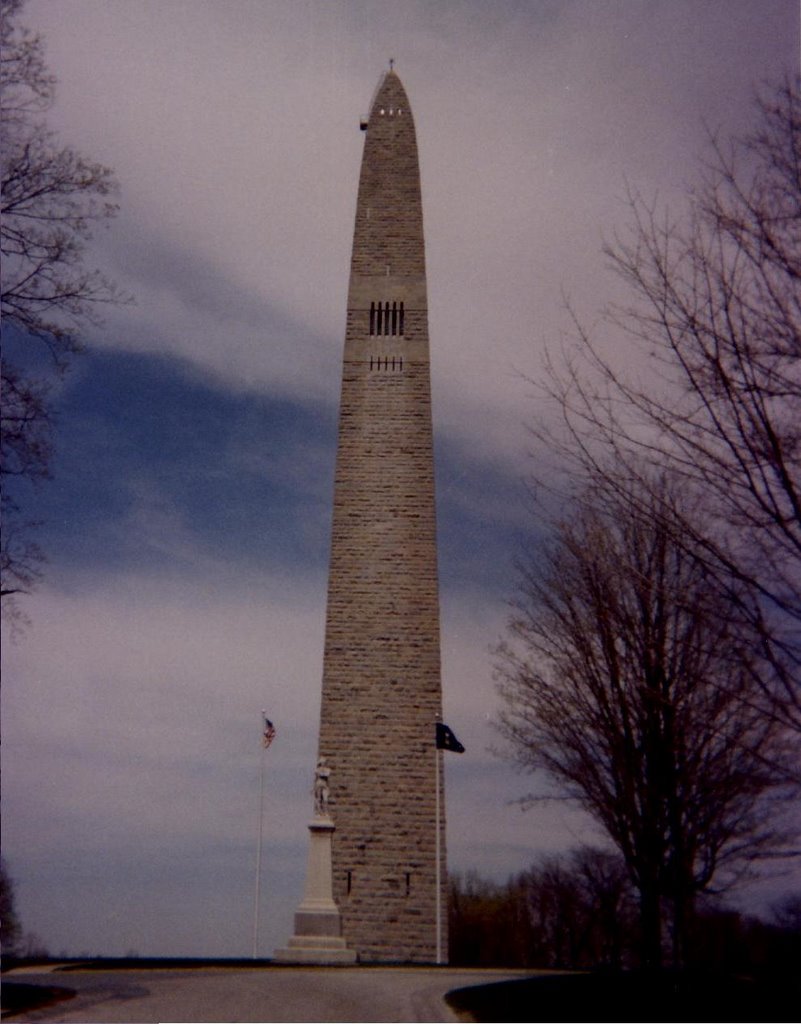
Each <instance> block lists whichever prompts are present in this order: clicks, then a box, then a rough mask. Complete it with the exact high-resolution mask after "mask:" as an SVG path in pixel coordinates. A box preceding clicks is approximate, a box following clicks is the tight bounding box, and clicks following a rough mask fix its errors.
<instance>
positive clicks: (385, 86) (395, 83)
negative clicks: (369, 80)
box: [370, 58, 411, 120]
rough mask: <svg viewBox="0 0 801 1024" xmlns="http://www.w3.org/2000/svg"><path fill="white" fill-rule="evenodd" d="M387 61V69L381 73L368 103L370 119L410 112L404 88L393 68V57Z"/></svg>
mask: <svg viewBox="0 0 801 1024" xmlns="http://www.w3.org/2000/svg"><path fill="white" fill-rule="evenodd" d="M389 63H390V68H389V71H385V72H384V73H383V75H382V76H381V78H380V79H379V82H378V86H377V87H376V91H375V92H374V93H373V101H372V103H371V104H370V120H372V119H373V118H374V117H376V116H379V117H384V116H394V115H396V114H397V113H399V112H400V114H401V116H402V115H403V114H406V115H407V116H408V115H410V114H411V109H410V107H409V99H408V97H407V95H406V90H405V89H404V88H403V83H402V82H401V80H400V78H399V77H398V73H397V71H395V68H394V64H395V61H394V59H392V58H391V59H390V62H389Z"/></svg>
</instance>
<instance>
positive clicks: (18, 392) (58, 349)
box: [0, 0, 121, 596]
mask: <svg viewBox="0 0 801 1024" xmlns="http://www.w3.org/2000/svg"><path fill="white" fill-rule="evenodd" d="M22 5H23V0H0V133H2V159H1V161H0V173H1V177H2V198H1V199H0V217H1V219H0V254H1V255H2V316H3V319H4V324H5V328H6V329H7V328H8V325H9V324H11V325H13V327H14V328H15V329H16V331H17V335H18V337H19V338H23V339H24V341H25V343H26V344H27V345H28V346H30V345H31V344H33V343H39V344H41V345H44V346H45V347H46V350H47V351H48V352H49V355H50V357H51V361H50V370H51V371H55V372H56V373H60V372H63V370H64V369H65V368H66V366H67V364H68V362H69V358H70V356H71V355H72V354H73V353H75V352H76V351H78V349H79V347H80V346H79V333H80V331H81V330H82V329H83V328H85V327H86V325H87V324H88V323H93V322H96V316H95V310H96V308H97V306H98V304H99V303H103V302H109V301H117V300H119V299H120V298H121V296H120V295H119V293H118V292H117V291H116V289H115V287H114V285H113V284H111V283H110V282H109V281H108V280H106V278H105V277H103V275H102V274H101V273H100V272H99V271H97V270H90V269H87V268H86V267H85V265H84V256H85V246H86V243H87V242H88V240H89V239H90V237H91V227H92V225H93V224H96V223H98V222H101V221H103V220H104V219H106V218H108V217H110V216H113V214H114V213H115V212H116V209H117V207H116V205H115V204H114V203H113V202H112V201H111V197H112V196H113V194H114V193H115V192H116V188H117V186H116V182H115V180H114V176H113V174H112V172H111V171H110V170H109V169H108V168H107V167H103V166H102V165H101V164H97V163H92V162H90V161H88V160H86V159H84V157H82V156H81V155H80V154H78V153H76V152H75V151H74V150H73V149H71V148H69V147H62V146H60V145H59V144H58V142H57V140H56V138H55V136H54V134H53V133H52V132H50V131H49V130H48V129H47V127H46V125H45V123H44V121H43V119H42V117H43V114H44V112H45V111H46V110H47V109H48V107H49V106H50V104H51V103H52V100H53V91H54V85H55V80H54V78H53V76H52V75H50V74H49V72H48V70H47V66H46V63H45V59H44V49H43V43H42V39H41V37H39V36H38V35H33V34H31V33H30V32H29V31H28V30H26V29H25V28H23V27H21V26H20V25H19V24H18V15H19V14H20V11H21V8H22ZM7 348H8V347H7V346H6V352H5V353H4V358H3V364H2V388H3V412H2V434H3V441H2V461H0V473H2V475H3V479H4V487H3V516H4V522H5V526H4V530H3V547H2V556H1V558H0V567H1V568H2V571H3V581H4V582H3V587H2V593H3V595H4V596H5V595H13V594H15V593H18V592H21V591H26V590H29V589H30V587H31V586H32V585H33V583H34V582H35V580H36V579H37V578H38V576H39V567H38V565H39V562H40V561H41V553H40V552H39V550H38V548H37V547H36V545H35V544H33V542H32V541H31V540H30V539H29V535H28V528H29V526H30V525H31V524H30V523H29V522H27V521H26V519H25V517H24V516H23V515H22V514H21V511H20V509H19V507H18V504H17V502H16V500H15V498H14V497H13V496H12V494H11V491H10V489H9V487H8V483H9V480H10V479H13V478H16V479H25V480H32V481H36V480H41V479H43V478H46V477H47V476H48V467H49V460H50V452H51V437H50V433H51V416H50V411H49V404H48V386H47V382H46V380H45V379H44V377H43V375H42V372H36V373H32V371H30V370H29V369H28V368H27V367H28V366H30V365H32V364H33V363H35V362H36V361H35V360H30V359H25V358H23V359H16V360H15V359H14V358H12V357H10V356H9V353H8V350H7ZM47 372H48V371H47V369H46V370H45V371H43V373H44V374H45V375H46V373H47Z"/></svg>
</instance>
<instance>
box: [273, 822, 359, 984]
mask: <svg viewBox="0 0 801 1024" xmlns="http://www.w3.org/2000/svg"><path fill="white" fill-rule="evenodd" d="M333 831H334V823H333V821H332V820H331V819H330V818H329V817H328V816H327V815H320V816H318V817H316V818H315V819H314V821H312V822H311V824H310V825H309V832H310V833H311V836H310V842H309V862H308V868H307V871H306V892H305V895H304V897H303V902H302V903H301V905H300V906H299V907H298V910H297V913H296V914H295V934H294V935H293V936H292V938H291V939H290V940H289V942H287V944H286V946H284V947H283V948H282V949H277V950H276V951H275V953H274V954H273V959H274V960H275V961H277V962H278V963H283V964H328V965H332V964H354V963H356V953H355V951H354V950H352V949H348V947H347V945H346V944H345V940H344V939H343V938H342V922H341V920H340V916H339V909H338V907H337V905H336V903H335V902H334V897H333V886H332V879H331V834H332V832H333Z"/></svg>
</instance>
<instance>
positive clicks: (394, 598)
mask: <svg viewBox="0 0 801 1024" xmlns="http://www.w3.org/2000/svg"><path fill="white" fill-rule="evenodd" d="M393 304H394V307H395V312H394V313H392V312H391V310H392V306H393ZM371 307H372V314H371ZM379 308H380V310H381V313H380V315H379V312H378V310H379ZM440 709H441V685H440V644H439V596H438V584H437V549H436V521H435V508H434V464H433V439H432V429H431V388H430V373H429V351H428V315H427V301H426V280H425V250H424V242H423V215H422V203H421V195H420V171H419V165H418V158H417V142H416V138H415V130H414V121H413V119H412V112H411V109H410V107H409V101H408V99H407V97H406V94H405V92H404V89H403V86H402V84H401V82H400V79H399V78H398V76H397V75H396V74H395V73H394V72H393V71H390V72H388V73H387V74H386V75H385V76H384V77H383V79H382V81H381V83H380V85H379V88H378V91H377V92H376V95H375V98H374V100H373V104H372V109H371V111H370V115H369V120H368V127H367V134H366V139H365V147H364V156H363V159H362V168H361V177H360V181H359V194H358V201H357V209H356V226H355V231H354V240H353V258H352V264H351V278H350V288H349V296H348V312H347V325H346V336H345V351H344V359H343V371H342V396H341V405H340V420H339V443H338V450H337V468H336V482H335V489H334V514H333V532H332V546H331V566H330V574H329V584H328V606H327V618H326V636H325V655H324V666H323V688H322V708H321V721H320V756H323V757H326V758H327V759H328V762H329V765H330V767H331V770H332V774H331V801H330V806H331V813H332V816H333V819H334V822H335V824H336V831H335V833H334V840H333V881H334V898H335V900H336V902H337V905H338V906H339V909H340V911H341V914H342V930H343V935H344V937H345V940H346V942H347V945H348V947H349V948H351V949H355V950H356V951H357V953H358V954H359V958H360V959H361V960H362V961H365V962H369V961H377V962H381V961H383V962H392V961H416V962H423V963H426V962H433V961H434V960H435V957H436V921H435V913H436V884H437V883H436V871H435V856H436V853H435V847H436V843H435V822H436V816H435V793H436V772H440V785H441V783H442V777H441V767H440V766H438V764H437V755H436V752H435V743H434V723H435V720H436V717H437V716H438V715H439V713H440ZM444 834H445V814H444V800H442V802H441V835H442V840H443V842H442V856H443V871H442V876H443V879H444V877H445V871H444V863H445V862H444V854H445V846H444ZM446 889H447V886H446V885H445V883H444V882H443V891H442V896H443V899H442V951H443V957H444V956H445V955H446V951H447V912H446V911H447V904H446V899H445V894H446Z"/></svg>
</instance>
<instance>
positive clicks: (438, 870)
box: [434, 715, 442, 964]
mask: <svg viewBox="0 0 801 1024" xmlns="http://www.w3.org/2000/svg"><path fill="white" fill-rule="evenodd" d="M439 720H440V719H439V715H438V716H437V718H436V722H438V721H439ZM436 722H435V724H434V735H435V740H434V778H435V784H434V791H435V793H436V794H437V798H436V807H437V811H436V821H437V824H436V828H437V836H436V851H437V852H436V875H437V899H436V908H437V914H436V917H437V963H438V964H441V963H442V853H441V850H440V845H441V834H440V826H439V822H440V809H439V806H440V795H439V775H440V772H439V766H440V760H441V758H440V752H439V744H438V743H437V742H436V728H437V726H436Z"/></svg>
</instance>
